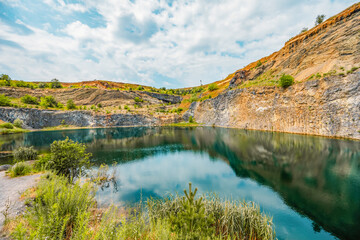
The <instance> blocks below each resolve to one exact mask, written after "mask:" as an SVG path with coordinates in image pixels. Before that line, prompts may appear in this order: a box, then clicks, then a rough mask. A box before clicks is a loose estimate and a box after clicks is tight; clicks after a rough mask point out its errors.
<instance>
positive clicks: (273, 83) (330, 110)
mask: <svg viewBox="0 0 360 240" xmlns="http://www.w3.org/2000/svg"><path fill="white" fill-rule="evenodd" d="M359 67H360V3H358V4H355V5H353V6H351V7H350V8H348V9H346V10H345V11H343V12H341V13H340V14H338V15H336V16H334V17H332V18H330V19H328V20H326V21H325V22H323V23H322V24H320V25H318V26H316V27H314V28H313V29H310V30H308V31H307V32H305V33H302V34H300V35H298V36H296V37H294V38H292V39H290V40H289V41H288V42H287V43H286V44H285V46H284V47H283V48H282V49H281V50H279V51H278V52H275V53H273V54H271V55H270V56H268V57H265V58H262V59H260V60H259V61H256V62H253V63H251V64H249V65H248V66H246V67H245V68H243V69H240V70H238V71H236V72H235V73H233V74H230V75H229V77H228V78H227V79H225V80H223V81H220V82H219V84H222V86H226V88H223V89H221V90H218V91H220V92H219V95H218V96H216V97H215V98H212V99H207V100H205V101H203V102H193V103H192V104H191V106H190V110H189V111H188V112H187V113H186V114H185V117H189V116H193V117H194V118H195V119H196V120H197V121H199V122H203V123H205V124H207V125H217V126H226V127H236V128H244V129H256V130H267V131H280V132H289V133H300V134H312V135H322V136H331V137H347V138H354V139H360V71H359ZM282 74H289V75H292V76H293V77H294V78H295V84H294V85H293V86H291V87H289V88H281V87H279V78H280V77H281V75H282Z"/></svg>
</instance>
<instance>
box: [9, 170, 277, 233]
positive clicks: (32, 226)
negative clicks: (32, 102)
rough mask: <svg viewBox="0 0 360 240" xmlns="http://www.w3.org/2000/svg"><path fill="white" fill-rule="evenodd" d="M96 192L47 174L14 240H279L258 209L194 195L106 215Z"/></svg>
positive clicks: (107, 211) (269, 223)
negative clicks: (98, 205)
mask: <svg viewBox="0 0 360 240" xmlns="http://www.w3.org/2000/svg"><path fill="white" fill-rule="evenodd" d="M95 190H96V189H95V188H94V187H93V185H91V184H89V183H85V184H82V185H81V184H80V183H79V182H77V183H75V184H71V183H69V181H68V180H67V179H66V178H64V177H58V176H56V175H53V174H48V175H47V177H46V178H44V179H43V180H41V182H40V183H39V185H38V188H37V190H36V192H35V195H36V197H35V198H34V199H33V200H32V201H30V203H29V205H30V207H28V209H27V211H26V213H25V215H24V216H23V218H22V219H21V220H18V224H17V225H15V226H16V227H14V228H13V230H12V231H11V232H12V234H11V237H12V239H76V240H80V239H81V240H85V239H86V240H88V239H94V240H105V239H106V240H107V239H164V240H165V239H166V240H167V239H174V240H175V239H245V240H250V239H251V240H252V239H254V240H255V239H275V231H274V229H273V225H272V222H271V219H270V218H269V217H267V216H266V215H264V214H262V213H261V212H260V210H259V207H257V206H256V205H254V204H250V203H245V202H235V201H234V202H231V201H221V200H220V199H219V198H218V197H216V196H203V197H201V198H195V194H196V191H195V192H192V191H191V190H190V191H189V193H186V198H185V197H181V196H174V197H168V198H165V199H158V200H155V199H150V200H148V201H147V204H146V205H141V204H139V205H137V206H136V207H133V208H129V209H127V210H126V211H124V210H122V211H119V209H117V208H115V207H110V208H108V209H106V210H101V209H97V208H96V202H95V200H94V193H95ZM190 193H192V194H190ZM193 213H195V215H193ZM174 217H175V218H176V219H174ZM194 220H196V223H195V222H194ZM182 224H185V225H184V226H182ZM175 225H176V226H175ZM190 225H191V227H189V226H190ZM205 228H206V229H205ZM189 229H191V230H189ZM209 229H210V231H208V230H209ZM194 233H195V234H194Z"/></svg>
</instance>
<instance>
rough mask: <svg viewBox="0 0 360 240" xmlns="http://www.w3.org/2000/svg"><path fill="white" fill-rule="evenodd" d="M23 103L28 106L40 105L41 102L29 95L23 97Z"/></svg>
mask: <svg viewBox="0 0 360 240" xmlns="http://www.w3.org/2000/svg"><path fill="white" fill-rule="evenodd" d="M21 102H23V103H26V104H35V105H38V104H39V101H38V99H37V98H36V97H33V96H30V95H28V94H26V95H25V96H22V97H21Z"/></svg>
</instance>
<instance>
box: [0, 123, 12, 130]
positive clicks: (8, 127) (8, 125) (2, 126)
mask: <svg viewBox="0 0 360 240" xmlns="http://www.w3.org/2000/svg"><path fill="white" fill-rule="evenodd" d="M0 128H7V129H13V128H14V125H12V124H11V123H8V122H7V123H2V124H0Z"/></svg>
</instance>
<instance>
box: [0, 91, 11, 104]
mask: <svg viewBox="0 0 360 240" xmlns="http://www.w3.org/2000/svg"><path fill="white" fill-rule="evenodd" d="M0 106H2V107H5V106H11V101H10V98H9V97H7V96H5V95H4V94H0Z"/></svg>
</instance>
